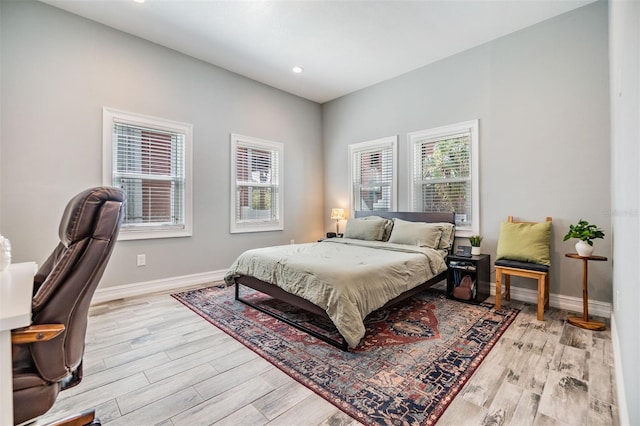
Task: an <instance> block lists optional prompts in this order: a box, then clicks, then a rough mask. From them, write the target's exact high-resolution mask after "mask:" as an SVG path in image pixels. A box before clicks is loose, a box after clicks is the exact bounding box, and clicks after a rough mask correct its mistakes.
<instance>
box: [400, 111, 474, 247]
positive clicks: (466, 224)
mask: <svg viewBox="0 0 640 426" xmlns="http://www.w3.org/2000/svg"><path fill="white" fill-rule="evenodd" d="M408 141H409V152H410V153H411V154H410V155H411V164H412V167H413V179H412V184H411V191H410V194H411V205H412V208H413V210H414V211H424V212H455V213H456V235H457V236H469V235H472V234H478V233H479V230H480V217H479V213H480V209H479V198H480V197H479V185H478V174H479V169H478V165H479V161H478V120H473V121H467V122H464V123H458V124H453V125H450V126H444V127H438V128H435V129H429V130H422V131H419V132H414V133H409V135H408Z"/></svg>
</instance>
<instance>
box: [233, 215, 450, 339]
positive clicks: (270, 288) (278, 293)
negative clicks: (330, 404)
mask: <svg viewBox="0 0 640 426" xmlns="http://www.w3.org/2000/svg"><path fill="white" fill-rule="evenodd" d="M366 216H380V217H383V218H385V219H392V218H398V219H402V220H407V221H411V222H427V223H433V222H447V223H453V224H455V213H426V212H368V211H366V212H365V211H362V212H356V214H355V217H356V218H361V217H366ZM446 277H447V271H444V272H441V273H440V274H438V275H436V276H434V277H432V278H431V279H430V280H428V281H426V282H424V283H422V284H420V285H418V286H416V287H414V288H412V289H410V290H407V291H406V292H404V293H402V294H400V295H398V296H397V297H395V298H394V299H391V300H389V301H388V302H387V303H385V304H384V306H382V307H381V308H380V309H384V308H387V307H389V306H393V305H395V304H397V303H400V302H402V301H403V300H406V299H408V298H410V297H412V296H414V295H416V294H418V293H420V292H422V291H424V290H426V289H427V288H429V287H431V286H432V285H434V284H437V283H439V282H440V281H442V280H443V279H446ZM235 282H236V288H235V299H236V300H238V301H240V302H242V303H244V304H246V305H248V306H251V307H252V308H254V309H257V310H259V311H261V312H264V313H266V314H268V315H270V316H272V317H274V318H276V319H278V320H280V321H283V322H285V323H287V324H289V325H291V326H293V327H295V328H297V329H299V330H302V331H304V332H306V333H308V334H310V335H312V336H314V337H316V338H318V339H320V340H322V341H324V342H326V343H329V344H330V345H333V346H335V347H337V348H340V349H342V350H343V351H348V350H349V345H348V344H347V342H346V340H345V339H344V337H343V338H342V340H341V341H340V340H334V339H332V338H330V337H327V336H325V335H323V334H321V333H318V332H317V331H315V330H312V329H310V328H308V327H305V326H304V325H302V324H300V323H297V322H295V321H292V320H290V319H289V318H286V317H285V316H283V315H279V314H277V313H275V312H272V311H269V310H267V309H264V308H263V307H261V306H260V305H257V304H255V303H252V302H250V301H248V300H246V299H242V298H241V297H240V285H241V284H242V285H244V286H246V287H250V288H252V289H254V290H257V291H259V292H261V293H264V294H267V295H269V296H271V297H273V298H275V299H277V300H281V301H283V302H286V303H288V304H290V305H292V306H294V307H296V308H300V309H303V310H305V311H307V312H310V313H312V314H315V315H319V316H321V317H324V318H327V319H328V320H329V321H331V319H330V318H329V316H328V315H327V313H326V312H325V310H324V309H322V308H321V307H319V306H318V305H315V304H313V303H311V302H309V301H308V300H306V299H303V298H302V297H299V296H296V295H295V294H291V293H288V292H286V291H285V290H283V289H282V288H280V287H278V286H276V285H273V284H270V283H267V282H265V281H261V280H259V279H257V278H254V277H251V276H248V275H241V276H239V277H238V278H236V279H235Z"/></svg>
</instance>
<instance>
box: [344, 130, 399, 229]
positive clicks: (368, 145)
mask: <svg viewBox="0 0 640 426" xmlns="http://www.w3.org/2000/svg"><path fill="white" fill-rule="evenodd" d="M389 145H391V149H392V152H393V161H392V166H393V171H392V180H393V182H392V183H391V187H392V192H393V194H392V197H391V211H396V210H397V209H398V136H397V135H395V136H388V137H384V138H380V139H374V140H370V141H364V142H358V143H352V144H350V145H349V169H348V173H349V184H348V187H349V217H354V215H355V206H354V204H353V195H354V194H353V172H354V170H353V154H355V153H356V152H358V151H364V150H370V149H375V148H386V147H388V146H389Z"/></svg>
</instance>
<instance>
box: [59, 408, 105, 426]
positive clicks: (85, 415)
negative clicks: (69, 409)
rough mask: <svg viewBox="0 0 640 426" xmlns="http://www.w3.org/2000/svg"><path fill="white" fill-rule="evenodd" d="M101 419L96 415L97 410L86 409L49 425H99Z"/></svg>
mask: <svg viewBox="0 0 640 426" xmlns="http://www.w3.org/2000/svg"><path fill="white" fill-rule="evenodd" d="M101 424H102V423H100V420H99V419H98V418H97V417H96V412H95V410H85V411H83V412H82V413H79V414H72V415H70V416H68V417H65V418H63V419H60V420H58V421H56V422H54V423H50V424H49V425H48V426H88V425H92V426H99V425H101Z"/></svg>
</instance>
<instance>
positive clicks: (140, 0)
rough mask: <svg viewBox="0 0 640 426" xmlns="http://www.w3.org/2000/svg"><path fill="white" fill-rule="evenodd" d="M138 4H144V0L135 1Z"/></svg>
mask: <svg viewBox="0 0 640 426" xmlns="http://www.w3.org/2000/svg"><path fill="white" fill-rule="evenodd" d="M133 1H134V2H136V3H144V0H133Z"/></svg>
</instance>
